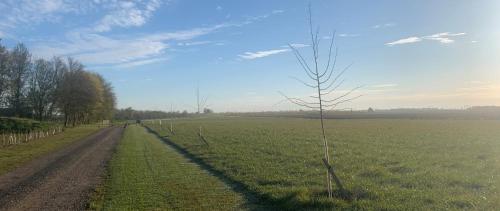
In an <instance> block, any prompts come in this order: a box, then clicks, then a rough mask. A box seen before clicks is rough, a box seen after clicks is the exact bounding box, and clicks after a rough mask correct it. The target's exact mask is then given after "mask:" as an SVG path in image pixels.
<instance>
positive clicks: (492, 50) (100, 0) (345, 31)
mask: <svg viewBox="0 0 500 211" xmlns="http://www.w3.org/2000/svg"><path fill="white" fill-rule="evenodd" d="M308 3H309V1H299V0H276V1H266V0H255V1H243V0H213V1H208V0H207V1H200V0H198V1H195V0H170V1H168V0H138V1H119V0H93V1H91V0H88V1H78V0H3V1H1V2H0V12H1V15H0V36H1V37H3V40H2V42H3V43H4V44H6V45H7V46H9V47H12V46H13V45H15V43H17V42H23V43H25V44H26V45H27V46H28V47H29V48H30V49H31V50H32V52H33V55H34V56H35V57H43V58H50V57H52V56H72V57H75V58H77V59H78V60H80V61H81V62H83V63H84V64H85V66H86V67H87V68H88V69H90V70H93V71H95V72H98V73H100V74H102V75H103V76H104V77H105V78H106V79H108V80H109V81H111V82H112V84H113V86H114V87H115V92H116V93H117V97H118V107H120V108H123V107H128V106H132V107H134V108H137V109H161V110H170V109H171V107H173V108H174V109H176V110H184V109H186V110H189V111H193V110H194V108H195V104H196V97H195V92H196V87H197V86H198V84H199V86H200V90H201V93H202V95H203V96H206V97H208V106H209V107H211V108H213V109H214V110H216V111H260V110H288V109H297V107H296V106H294V105H292V104H290V103H286V102H281V101H282V100H283V97H282V96H281V95H280V94H279V93H278V91H281V92H284V93H286V94H287V95H290V96H298V97H299V96H307V95H309V94H311V93H313V92H314V90H311V89H309V88H308V87H304V86H302V85H301V84H300V83H297V82H296V81H294V80H293V79H291V78H290V76H294V77H299V78H304V79H305V78H306V77H307V76H305V75H304V74H303V72H302V70H301V69H300V66H299V65H298V63H297V62H296V60H295V57H294V56H293V53H292V52H291V51H290V49H289V48H288V47H286V45H287V44H295V46H297V48H298V49H299V50H300V51H301V52H303V53H304V54H305V55H310V52H311V50H310V47H309V46H308V45H309V44H310V43H309V37H308V31H307V30H308V22H307V12H306V8H307V5H308ZM310 3H311V4H312V9H313V20H314V24H315V25H318V26H319V27H320V30H321V31H320V36H321V37H322V38H323V39H322V40H321V42H322V44H323V45H322V46H323V50H322V51H321V54H320V57H321V58H320V59H321V60H323V61H324V60H325V59H326V58H325V57H326V55H327V54H326V51H325V50H326V48H327V45H328V38H329V37H330V35H331V33H332V31H334V30H335V31H336V42H335V43H336V46H337V47H338V49H339V56H338V63H337V66H338V70H341V69H342V68H344V67H345V66H347V65H349V64H351V63H353V66H352V67H351V68H350V69H349V71H348V72H347V74H346V75H345V79H346V82H345V83H344V84H343V86H342V87H341V88H340V89H339V92H338V93H334V94H337V95H339V94H342V93H343V92H345V91H347V90H350V88H352V87H356V86H358V85H364V87H363V88H362V89H361V90H359V91H356V93H355V94H362V95H363V97H361V98H359V99H357V100H355V101H353V102H351V103H347V104H344V105H342V106H341V107H339V108H355V109H365V108H368V107H374V108H398V107H440V108H462V107H464V106H473V105H500V60H499V59H498V56H499V55H500V39H499V38H500V12H498V11H500V1H495V0H489V1H487V0H478V1H468V0H467V1H466V0H440V1H435V0H419V1H417V0H415V1H395V0H386V1H376V2H375V1H327V0H311V1H310ZM280 102H281V103H280Z"/></svg>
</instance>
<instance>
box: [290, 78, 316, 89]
mask: <svg viewBox="0 0 500 211" xmlns="http://www.w3.org/2000/svg"><path fill="white" fill-rule="evenodd" d="M290 78H292V79H294V80H296V81H298V82H300V83H302V84H304V85H305V86H308V87H311V88H318V86H315V85H310V84H308V83H306V82H305V81H303V80H300V79H298V78H297V77H293V76H290Z"/></svg>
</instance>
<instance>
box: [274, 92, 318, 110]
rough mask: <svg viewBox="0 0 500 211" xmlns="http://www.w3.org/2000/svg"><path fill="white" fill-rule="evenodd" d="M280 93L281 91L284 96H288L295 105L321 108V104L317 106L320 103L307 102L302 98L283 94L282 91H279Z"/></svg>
mask: <svg viewBox="0 0 500 211" xmlns="http://www.w3.org/2000/svg"><path fill="white" fill-rule="evenodd" d="M278 93H280V94H281V95H282V96H283V97H284V98H286V99H287V100H288V101H289V102H291V103H293V104H295V105H298V106H302V107H306V108H311V109H319V108H320V107H319V106H315V105H317V104H319V103H310V102H306V101H304V100H302V99H300V98H293V97H288V96H286V95H285V94H283V93H282V92H278Z"/></svg>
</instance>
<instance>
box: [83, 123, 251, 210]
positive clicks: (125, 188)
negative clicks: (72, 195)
mask: <svg viewBox="0 0 500 211" xmlns="http://www.w3.org/2000/svg"><path fill="white" fill-rule="evenodd" d="M108 174H109V175H108V178H107V180H106V182H105V184H104V185H103V187H101V188H99V189H98V192H97V194H95V196H94V199H93V201H92V202H91V205H90V206H91V207H90V208H91V209H93V210H240V209H245V208H246V206H247V205H246V202H245V200H244V199H243V197H242V196H241V195H240V194H239V193H237V192H234V191H233V190H232V189H231V188H230V187H228V186H227V185H226V184H225V183H224V182H222V181H220V180H219V179H218V178H216V177H215V176H213V175H211V174H210V173H209V172H207V171H205V170H204V169H202V168H200V167H199V166H198V165H195V164H193V163H192V162H191V161H190V160H189V159H187V158H186V157H184V156H183V155H182V154H179V153H178V152H176V151H175V150H174V149H173V148H171V147H170V146H169V145H167V144H165V143H163V142H162V141H160V140H159V139H158V138H157V137H156V136H155V135H153V134H151V133H149V132H147V130H146V129H145V128H143V127H140V126H137V125H131V126H129V127H128V128H127V129H126V131H125V133H124V136H123V139H122V141H121V142H120V144H119V146H118V148H117V151H116V153H115V154H114V156H113V158H112V160H111V162H110V164H109V173H108Z"/></svg>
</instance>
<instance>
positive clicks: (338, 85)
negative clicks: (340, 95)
mask: <svg viewBox="0 0 500 211" xmlns="http://www.w3.org/2000/svg"><path fill="white" fill-rule="evenodd" d="M344 82H345V79H342V81H340V82H339V83H338V84H337V85H336V86H335V87H333V88H332V89H330V90H329V91H327V92H326V93H321V95H322V96H326V95H329V94H330V93H332V92H334V91H335V90H337V89H338V88H339V87H340V86H342V84H343V83H344Z"/></svg>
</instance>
